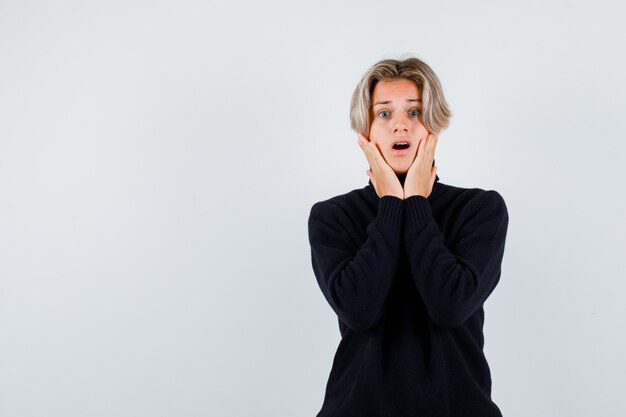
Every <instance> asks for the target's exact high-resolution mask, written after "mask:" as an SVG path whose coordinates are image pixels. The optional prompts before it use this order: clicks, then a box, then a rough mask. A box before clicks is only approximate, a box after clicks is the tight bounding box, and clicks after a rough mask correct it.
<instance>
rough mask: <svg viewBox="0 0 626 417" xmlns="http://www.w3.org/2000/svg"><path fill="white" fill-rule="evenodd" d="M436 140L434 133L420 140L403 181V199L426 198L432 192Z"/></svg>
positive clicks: (435, 173)
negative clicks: (412, 197)
mask: <svg viewBox="0 0 626 417" xmlns="http://www.w3.org/2000/svg"><path fill="white" fill-rule="evenodd" d="M438 140H439V137H438V135H436V134H434V133H429V134H428V136H427V137H426V138H424V139H422V140H420V142H419V144H418V147H417V154H416V155H415V159H414V160H413V163H412V164H411V166H410V167H409V170H408V171H407V173H406V178H405V180H404V198H405V199H406V198H408V197H411V196H413V195H421V196H423V197H428V196H429V195H430V193H431V192H432V190H433V184H434V183H435V177H436V175H437V167H436V166H433V159H434V158H435V148H436V146H437V141H438Z"/></svg>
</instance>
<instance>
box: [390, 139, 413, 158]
mask: <svg viewBox="0 0 626 417" xmlns="http://www.w3.org/2000/svg"><path fill="white" fill-rule="evenodd" d="M410 147H411V142H409V141H408V140H401V139H400V140H396V141H395V142H394V143H393V144H392V145H391V153H392V154H393V155H396V156H403V155H406V154H408V153H409V148H410Z"/></svg>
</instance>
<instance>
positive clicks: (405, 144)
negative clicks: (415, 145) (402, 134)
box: [392, 142, 411, 150]
mask: <svg viewBox="0 0 626 417" xmlns="http://www.w3.org/2000/svg"><path fill="white" fill-rule="evenodd" d="M409 146H411V144H410V143H409V142H396V143H394V144H393V146H392V148H393V149H396V150H402V149H408V148H409Z"/></svg>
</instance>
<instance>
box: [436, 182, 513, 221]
mask: <svg viewBox="0 0 626 417" xmlns="http://www.w3.org/2000/svg"><path fill="white" fill-rule="evenodd" d="M440 185H441V191H440V194H439V198H442V199H443V200H444V201H445V205H446V206H447V207H448V209H450V210H451V211H452V212H454V213H456V215H457V216H458V217H460V218H461V219H460V220H461V223H463V222H464V220H465V221H468V220H470V219H488V218H491V219H493V218H495V217H497V218H500V219H502V220H503V221H505V222H508V210H507V206H506V202H505V199H504V197H503V196H502V194H501V193H500V192H498V191H496V190H492V189H484V188H478V187H473V188H466V187H457V186H453V185H448V184H440Z"/></svg>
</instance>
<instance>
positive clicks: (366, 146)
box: [357, 133, 404, 199]
mask: <svg viewBox="0 0 626 417" xmlns="http://www.w3.org/2000/svg"><path fill="white" fill-rule="evenodd" d="M357 143H358V144H359V146H360V147H361V150H362V151H363V153H364V154H365V157H366V158H367V161H368V162H369V165H370V169H369V170H367V171H366V172H365V173H366V174H367V176H368V177H369V178H370V180H371V181H372V185H373V186H374V189H375V190H376V194H377V195H378V197H383V196H386V195H390V196H395V197H398V198H400V199H402V198H403V196H404V191H403V189H402V184H400V180H398V177H397V176H396V173H395V172H394V171H393V169H392V168H391V167H390V166H389V164H387V162H386V161H385V159H384V158H383V156H382V154H381V153H380V150H379V149H378V146H376V144H375V143H374V142H371V141H370V140H369V139H368V138H366V137H365V135H363V134H361V133H358V134H357Z"/></svg>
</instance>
